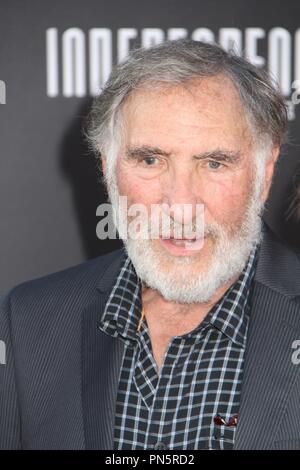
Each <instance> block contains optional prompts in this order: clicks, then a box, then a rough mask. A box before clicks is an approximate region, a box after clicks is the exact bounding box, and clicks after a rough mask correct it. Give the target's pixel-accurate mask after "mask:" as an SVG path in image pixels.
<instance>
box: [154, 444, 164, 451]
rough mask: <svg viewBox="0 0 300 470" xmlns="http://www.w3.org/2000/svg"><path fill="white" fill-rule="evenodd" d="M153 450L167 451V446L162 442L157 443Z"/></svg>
mask: <svg viewBox="0 0 300 470" xmlns="http://www.w3.org/2000/svg"><path fill="white" fill-rule="evenodd" d="M154 449H155V450H164V449H167V446H166V444H164V443H163V442H157V443H156V444H155V445H154Z"/></svg>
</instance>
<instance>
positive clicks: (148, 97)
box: [116, 76, 254, 282]
mask: <svg viewBox="0 0 300 470" xmlns="http://www.w3.org/2000/svg"><path fill="white" fill-rule="evenodd" d="M123 120H124V121H123V122H124V131H125V133H124V141H123V143H122V145H121V148H120V150H119V153H118V156H117V162H116V183H117V187H118V191H119V194H120V195H122V196H127V197H128V205H129V206H130V205H131V204H134V203H139V204H144V205H145V206H146V207H147V208H148V209H149V213H150V207H151V205H152V204H162V203H165V204H168V205H170V206H172V205H173V204H191V205H192V208H193V217H195V214H196V211H195V208H196V204H203V205H204V220H205V238H204V243H201V244H200V245H199V249H197V246H196V249H195V247H193V249H190V245H189V244H186V243H185V242H184V241H180V240H179V241H178V240H174V239H170V240H164V239H163V238H162V237H161V238H159V239H153V240H148V241H147V242H144V245H143V247H144V248H143V249H146V248H147V249H149V251H148V254H149V256H150V253H152V254H153V255H154V256H155V258H156V266H155V267H156V269H158V270H159V272H160V273H161V274H162V275H164V274H165V275H168V276H171V277H172V273H173V275H174V281H175V280H176V276H177V279H178V282H179V278H180V279H181V280H182V279H183V278H185V277H188V278H190V280H191V279H193V278H194V277H197V276H198V278H199V275H200V277H201V273H202V275H203V276H205V274H206V273H207V270H208V268H209V266H210V265H211V264H212V263H214V262H215V257H216V249H217V245H218V244H220V243H222V241H221V234H220V231H222V233H223V235H224V234H225V235H226V237H227V239H228V240H230V239H232V238H234V237H236V236H238V233H239V231H240V230H241V227H242V225H243V223H244V222H245V216H246V208H247V206H248V205H249V199H250V196H251V195H252V194H253V179H254V158H253V154H252V153H251V152H252V139H251V134H250V132H249V129H248V126H247V122H246V120H245V113H244V110H243V108H242V104H241V102H240V99H239V97H238V95H237V92H236V90H235V88H234V86H233V85H232V83H231V82H230V80H229V79H227V78H226V77H223V76H219V77H211V78H205V79H202V80H201V81H200V80H197V81H194V82H193V83H189V84H188V85H186V86H183V85H181V86H173V87H165V88H153V89H152V90H151V89H145V90H144V91H142V90H139V91H137V92H135V93H134V94H133V95H132V96H131V97H130V98H129V99H128V101H127V102H126V104H125V106H124V109H123ZM210 229H211V230H210ZM218 235H220V236H218ZM223 238H224V237H223ZM223 241H224V240H223ZM135 243H136V242H135ZM140 249H141V250H140V254H141V255H142V251H143V249H142V245H140ZM228 256H229V257H230V254H229V255H228ZM244 256H245V255H244ZM222 262H223V263H224V260H223V261H222ZM219 264H220V260H219ZM158 274H159V273H158ZM180 282H181V281H180Z"/></svg>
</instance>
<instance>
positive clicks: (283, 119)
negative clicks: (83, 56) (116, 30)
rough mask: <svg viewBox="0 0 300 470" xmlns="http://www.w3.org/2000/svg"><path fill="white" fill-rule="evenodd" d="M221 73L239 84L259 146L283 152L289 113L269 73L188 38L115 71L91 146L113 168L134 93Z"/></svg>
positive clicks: (96, 107)
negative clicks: (126, 105) (123, 115)
mask: <svg viewBox="0 0 300 470" xmlns="http://www.w3.org/2000/svg"><path fill="white" fill-rule="evenodd" d="M217 74H224V75H226V76H227V77H229V78H230V79H231V81H232V83H233V84H234V85H235V88H236V89H237V91H238V93H239V96H240V99H241V102H242V104H243V106H244V109H245V116H246V119H247V121H248V124H249V125H250V127H251V131H252V133H253V135H255V141H256V142H258V141H260V142H265V143H266V142H267V143H269V144H271V146H279V147H280V146H281V144H282V143H283V141H284V137H285V133H286V129H287V110H286V106H285V103H284V99H283V97H282V95H281V94H280V92H279V90H278V89H277V87H276V85H275V84H274V83H273V82H272V81H271V79H270V77H269V75H268V74H267V72H265V71H264V70H260V69H258V68H257V67H255V66H254V65H252V64H251V63H250V62H248V61H247V60H245V59H243V58H241V57H239V56H238V55H237V54H235V53H234V52H226V51H225V50H223V49H222V48H221V47H220V46H218V45H216V44H208V43H204V42H200V41H193V40H186V39H184V40H182V39H180V40H175V41H166V42H164V43H162V44H159V45H156V46H154V47H151V48H149V49H144V48H140V49H136V50H134V51H132V52H131V53H130V55H129V57H128V58H127V59H126V60H125V61H124V62H122V63H121V64H119V65H117V66H116V67H115V68H114V70H113V72H112V73H111V75H110V78H109V80H108V81H107V83H106V85H105V87H104V88H103V90H102V92H101V93H100V95H99V96H97V97H96V98H95V99H94V102H93V105H92V108H91V111H90V114H89V116H88V121H87V131H86V136H87V138H88V141H89V143H90V145H91V147H92V148H93V149H94V150H95V151H96V153H97V155H99V153H100V154H103V155H105V156H106V158H107V160H108V165H109V166H110V168H112V166H113V161H114V157H115V155H116V153H117V152H116V151H117V149H118V146H119V144H120V124H121V110H122V107H123V105H124V103H125V101H126V99H127V98H128V97H129V96H130V95H131V93H132V92H133V91H135V90H137V89H139V88H141V87H145V86H148V85H151V84H153V85H154V84H158V85H160V86H162V85H178V84H183V83H186V82H188V81H189V80H192V79H195V78H204V77H210V76H215V75H217ZM269 144H268V145H267V146H268V148H269V147H270V145H269ZM261 164H262V162H261Z"/></svg>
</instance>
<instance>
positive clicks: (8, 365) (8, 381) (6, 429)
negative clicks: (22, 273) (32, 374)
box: [0, 294, 21, 449]
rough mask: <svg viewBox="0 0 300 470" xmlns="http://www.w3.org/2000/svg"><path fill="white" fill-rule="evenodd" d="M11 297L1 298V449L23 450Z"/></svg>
mask: <svg viewBox="0 0 300 470" xmlns="http://www.w3.org/2000/svg"><path fill="white" fill-rule="evenodd" d="M10 322H11V311H10V296H9V294H8V295H7V296H5V297H1V298H0V449H21V426H20V413H19V406H18V397H17V385H16V377H15V368H14V354H13V345H12V337H11V325H10Z"/></svg>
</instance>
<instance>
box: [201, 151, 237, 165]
mask: <svg viewBox="0 0 300 470" xmlns="http://www.w3.org/2000/svg"><path fill="white" fill-rule="evenodd" d="M194 158H195V159H196V160H215V161H218V162H225V163H230V164H236V163H239V162H240V161H241V158H242V155H241V153H240V152H235V151H232V150H226V149H216V150H212V151H208V152H203V153H200V154H198V155H194Z"/></svg>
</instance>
